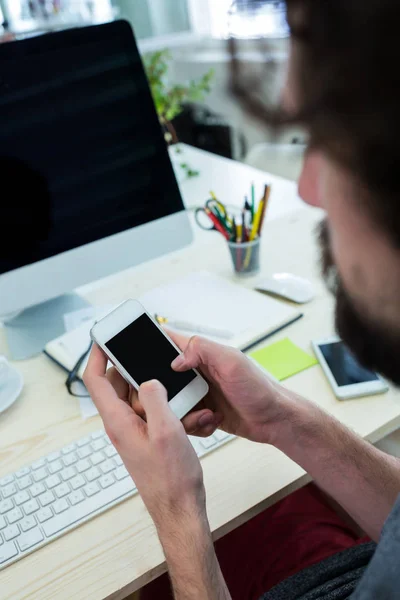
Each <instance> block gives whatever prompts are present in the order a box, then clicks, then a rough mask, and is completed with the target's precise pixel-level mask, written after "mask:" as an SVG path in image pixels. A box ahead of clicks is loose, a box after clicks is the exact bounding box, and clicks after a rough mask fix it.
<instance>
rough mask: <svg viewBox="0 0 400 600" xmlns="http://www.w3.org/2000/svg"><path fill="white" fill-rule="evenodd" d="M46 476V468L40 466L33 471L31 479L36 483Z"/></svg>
mask: <svg viewBox="0 0 400 600" xmlns="http://www.w3.org/2000/svg"><path fill="white" fill-rule="evenodd" d="M47 476H48V472H47V469H45V468H44V467H41V468H40V469H38V470H37V471H35V472H34V473H33V479H34V480H35V481H36V483H38V482H39V481H43V479H46V477H47Z"/></svg>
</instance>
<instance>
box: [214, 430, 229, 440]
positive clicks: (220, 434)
mask: <svg viewBox="0 0 400 600" xmlns="http://www.w3.org/2000/svg"><path fill="white" fill-rule="evenodd" d="M214 435H215V437H216V438H217V440H218V441H219V442H222V441H223V440H226V438H227V437H229V433H226V431H221V429H217V430H216V431H215V432H214Z"/></svg>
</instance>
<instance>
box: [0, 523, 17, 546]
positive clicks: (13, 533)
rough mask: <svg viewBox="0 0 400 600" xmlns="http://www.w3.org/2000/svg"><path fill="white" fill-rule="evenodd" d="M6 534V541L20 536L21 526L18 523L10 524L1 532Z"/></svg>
mask: <svg viewBox="0 0 400 600" xmlns="http://www.w3.org/2000/svg"><path fill="white" fill-rule="evenodd" d="M1 533H2V534H3V535H4V539H5V540H6V542H9V541H10V540H13V539H14V538H16V537H18V536H19V527H18V525H15V524H14V525H10V526H9V527H7V529H3V531H2V532H1Z"/></svg>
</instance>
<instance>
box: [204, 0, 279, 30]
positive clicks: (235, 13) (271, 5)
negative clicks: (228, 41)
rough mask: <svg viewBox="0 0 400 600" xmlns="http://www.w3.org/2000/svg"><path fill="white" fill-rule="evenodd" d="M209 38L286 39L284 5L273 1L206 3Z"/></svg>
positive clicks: (245, 0) (224, 0) (209, 0)
mask: <svg viewBox="0 0 400 600" xmlns="http://www.w3.org/2000/svg"><path fill="white" fill-rule="evenodd" d="M208 2H209V9H210V17H211V32H212V35H213V37H217V38H227V37H230V36H234V37H240V38H259V37H273V38H282V37H287V36H288V34H289V28H288V24H287V21H286V7H285V2H282V1H276V0H218V2H215V1H214V0H208Z"/></svg>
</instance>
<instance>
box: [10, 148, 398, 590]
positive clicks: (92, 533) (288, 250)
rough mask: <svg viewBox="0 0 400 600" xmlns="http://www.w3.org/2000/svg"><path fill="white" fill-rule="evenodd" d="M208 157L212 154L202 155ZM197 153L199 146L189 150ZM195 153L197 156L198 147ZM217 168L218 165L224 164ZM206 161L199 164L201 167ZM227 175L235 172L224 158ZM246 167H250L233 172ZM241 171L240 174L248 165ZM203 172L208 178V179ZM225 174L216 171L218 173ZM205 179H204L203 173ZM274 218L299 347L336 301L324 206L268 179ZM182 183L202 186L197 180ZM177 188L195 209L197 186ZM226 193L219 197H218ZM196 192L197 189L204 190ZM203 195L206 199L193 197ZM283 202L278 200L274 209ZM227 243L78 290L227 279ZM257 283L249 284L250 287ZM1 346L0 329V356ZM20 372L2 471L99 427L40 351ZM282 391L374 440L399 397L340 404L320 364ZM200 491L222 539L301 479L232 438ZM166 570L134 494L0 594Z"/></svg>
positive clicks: (271, 236) (273, 252) (115, 585)
mask: <svg viewBox="0 0 400 600" xmlns="http://www.w3.org/2000/svg"><path fill="white" fill-rule="evenodd" d="M203 154H204V153H202V158H203V159H204V163H208V164H210V165H214V166H215V164H216V163H215V160H220V159H215V160H214V159H212V158H210V157H207V156H205V157H204V156H203ZM191 155H192V156H193V157H196V153H195V152H192V151H191ZM199 156H200V154H199ZM220 165H221V168H222V166H223V163H220ZM202 168H206V165H205V164H204V165H203V167H202ZM226 169H227V170H228V171H229V170H230V171H231V172H233V171H235V173H236V169H237V167H236V166H235V165H234V164H228V165H227V167H226ZM242 169H245V171H240V170H242ZM246 169H247V170H246ZM239 171H240V172H241V173H242V174H241V175H240V177H243V176H244V175H247V177H250V178H253V177H255V176H257V177H259V178H260V181H261V179H264V178H265V174H261V173H260V172H258V174H257V172H255V171H254V170H253V169H250V170H248V168H247V167H242V166H240V169H239ZM203 177H204V176H203ZM218 177H219V178H220V177H221V170H219V172H218ZM200 179H202V178H200ZM274 183H275V189H274V195H273V199H272V200H273V202H272V205H271V213H270V215H269V216H270V218H271V217H272V216H273V215H274V214H275V215H276V214H279V212H280V210H281V209H282V206H283V205H285V202H286V206H287V207H289V208H288V212H287V215H286V216H285V217H283V218H281V219H277V220H270V221H269V223H267V224H266V228H265V234H264V239H263V247H262V266H263V272H264V273H265V274H268V273H271V272H278V271H290V272H293V273H296V274H298V275H303V276H306V277H309V278H310V279H312V280H314V281H315V283H316V287H317V292H318V293H317V298H316V300H315V301H314V302H313V303H311V304H309V305H307V306H306V307H305V309H304V313H305V317H304V319H302V320H300V321H299V322H298V323H296V324H295V325H293V326H292V327H291V328H289V329H287V330H286V331H284V332H283V333H281V334H278V335H277V336H276V339H279V338H280V337H284V336H287V335H289V336H290V338H291V339H292V340H293V341H294V342H296V343H298V344H299V345H300V346H302V347H303V348H304V349H306V350H310V340H311V339H313V338H319V337H321V336H324V335H330V334H331V333H332V301H331V299H330V298H329V297H328V296H327V294H326V292H325V290H324V288H323V286H322V284H320V283H319V280H318V273H317V268H316V251H315V242H314V238H315V236H314V235H313V231H314V228H315V224H316V222H317V221H318V220H319V219H320V212H319V211H315V210H311V209H306V208H303V209H302V210H299V211H297V212H291V208H293V207H295V206H296V205H297V202H298V200H297V197H296V192H295V187H294V186H293V185H292V184H290V183H289V182H284V181H279V180H275V178H274ZM187 184H188V185H187V187H189V188H190V187H193V188H195V189H199V187H201V185H204V187H205V186H206V185H208V182H207V181H206V182H204V183H203V184H202V183H201V182H200V181H198V182H192V181H189V182H187ZM185 185H186V184H183V185H182V190H183V192H184V195H185V197H186V200H187V203H188V204H191V205H193V202H194V200H195V198H194V194H193V192H192V193H191V192H190V190H189V191H188V190H187V189H185ZM222 192H223V189H222V191H221V192H220V195H221V196H222ZM201 193H203V192H201ZM200 201H201V199H200ZM276 203H277V204H279V203H281V205H279V206H274V204H276ZM229 261H230V257H229V253H228V250H227V248H226V247H225V243H224V242H223V240H222V239H221V238H220V237H219V236H218V234H214V233H206V232H199V231H197V232H196V239H195V243H194V244H193V245H192V246H190V247H189V248H187V249H185V250H182V251H179V252H176V253H174V254H171V255H168V256H166V257H163V258H161V259H158V260H155V261H152V262H151V263H147V264H144V265H140V266H139V267H136V268H134V269H131V270H129V271H126V272H124V273H121V274H119V275H117V276H113V277H112V278H109V279H108V280H107V281H104V282H103V283H102V284H99V283H97V284H96V285H94V286H91V287H87V288H85V290H84V291H85V295H86V296H87V298H88V299H89V300H90V301H92V302H93V303H95V304H104V303H114V302H119V301H122V300H123V299H125V298H126V297H135V296H137V295H138V294H141V293H143V292H144V291H146V290H147V289H150V288H152V287H154V285H156V284H160V283H163V282H166V281H168V280H170V279H172V278H174V277H179V276H181V275H183V274H185V273H187V272H188V271H190V270H196V269H208V270H210V271H213V272H216V273H218V274H220V275H222V276H226V277H232V272H231V266H230V262H229ZM251 284H252V281H251V280H249V281H246V285H248V286H251ZM1 352H5V341H4V338H3V337H2V332H1V330H0V353H1ZM17 366H18V368H20V369H21V371H22V372H23V375H24V378H25V389H24V392H23V394H22V396H21V398H20V399H19V400H18V402H16V403H15V404H14V406H13V407H12V408H11V409H9V410H8V411H7V412H6V413H5V414H3V415H1V416H0V476H2V475H5V474H6V473H7V472H10V471H14V470H16V469H18V468H20V467H21V466H23V465H24V464H26V463H29V462H31V461H33V460H35V459H37V458H39V457H40V456H42V455H43V454H46V453H48V452H51V451H53V450H56V449H58V448H59V447H61V446H62V445H63V444H67V443H69V442H70V441H73V440H75V439H77V438H79V437H80V436H84V435H86V434H87V433H88V432H90V431H93V430H96V429H99V428H100V427H101V422H100V419H99V418H98V417H95V418H93V419H90V420H88V421H83V420H82V419H81V417H80V414H79V406H78V401H77V400H76V399H74V398H71V397H70V396H68V394H67V392H66V390H65V385H64V381H65V374H64V373H63V372H62V371H61V370H60V369H58V368H57V367H56V366H55V365H53V364H52V363H51V362H50V361H48V360H47V359H46V358H45V357H44V356H41V357H38V358H35V359H33V360H29V361H26V362H24V363H18V365H17ZM287 386H288V387H290V388H291V389H295V390H296V391H297V392H299V393H302V394H304V395H306V396H307V397H309V398H311V399H313V400H314V401H315V402H317V403H318V404H320V405H321V406H322V407H324V408H325V409H326V410H327V411H329V412H330V413H332V414H334V415H335V416H336V417H338V418H339V419H340V420H341V421H343V422H344V423H346V424H347V425H348V426H350V427H351V428H353V429H354V430H356V431H357V432H358V433H359V434H361V435H362V436H364V437H366V438H368V439H369V440H371V441H376V440H378V439H380V438H382V437H383V436H385V435H386V434H388V433H389V432H391V431H393V430H394V429H396V428H397V427H398V426H399V425H400V394H399V393H398V392H396V391H395V390H393V389H391V390H390V392H389V393H388V394H386V395H384V396H376V397H371V398H365V399H361V400H360V399H358V400H350V401H346V402H339V401H337V400H336V398H335V397H334V396H333V394H332V392H331V390H330V388H329V386H328V384H327V382H326V380H325V377H324V375H323V373H322V371H321V369H320V368H319V367H318V366H316V367H313V368H311V369H309V370H308V371H305V372H303V373H301V374H299V375H296V376H295V377H293V378H291V379H290V380H289V381H288V383H287ZM202 464H203V468H204V474H205V482H206V487H207V499H208V514H209V518H210V522H211V527H212V530H213V532H214V535H215V537H220V536H222V535H223V534H225V533H227V532H228V531H230V530H232V529H233V528H235V527H237V526H238V525H240V524H241V523H243V522H245V521H246V520H248V519H249V518H250V517H252V516H254V515H255V514H257V513H258V512H260V511H261V510H263V509H264V508H266V507H267V506H269V505H271V504H273V503H274V502H276V501H277V500H278V499H280V498H281V497H283V496H285V495H287V494H288V493H290V492H291V491H293V490H295V489H297V488H298V487H300V486H301V485H303V484H304V483H305V482H306V481H308V479H307V475H306V474H305V473H304V472H303V471H302V469H301V468H300V467H298V466H297V465H295V464H294V463H293V462H292V461H290V460H289V459H288V458H286V457H285V456H284V455H282V454H281V453H280V452H278V451H277V450H275V449H274V448H271V447H268V446H263V445H260V444H254V443H251V442H248V441H246V440H235V441H234V442H232V443H230V444H228V445H227V446H225V447H223V448H221V449H220V450H218V451H217V452H215V453H213V454H211V455H209V456H208V457H205V458H204V459H203V460H202ZM163 570H164V564H163V554H162V551H161V547H160V545H159V542H158V539H157V536H156V533H155V529H154V526H153V524H152V522H151V519H150V518H149V516H148V514H147V511H146V509H145V508H144V505H143V503H142V501H141V499H140V498H139V497H138V496H136V497H134V498H132V499H130V500H127V501H126V502H124V503H123V504H121V505H120V506H117V507H115V508H113V509H111V510H109V511H108V512H106V513H105V514H104V515H102V516H101V517H97V518H95V519H93V520H92V521H90V522H89V523H86V524H85V525H83V526H81V527H80V528H78V529H77V530H75V531H73V532H71V533H69V534H67V535H65V536H64V537H62V538H60V539H59V540H57V541H55V542H52V543H51V544H49V545H48V546H46V547H44V548H43V549H41V550H39V551H37V552H35V553H33V554H32V555H30V556H28V557H26V558H24V559H23V560H22V561H20V562H18V563H16V564H15V565H12V566H11V567H8V568H7V569H5V570H4V571H1V572H0V590H1V598H2V599H3V600H5V599H12V600H19V599H29V600H39V599H40V600H54V599H55V598H56V599H57V600H64V599H65V600H70V599H71V598H74V599H77V600H81V599H82V600H83V599H85V600H101V599H104V598H109V597H111V598H113V599H122V598H124V597H125V596H126V595H127V594H128V593H130V592H133V591H135V590H136V589H138V588H140V587H141V586H142V585H144V584H145V583H146V582H147V581H149V580H150V579H152V578H154V577H155V576H157V575H159V574H160V573H161V572H162V571H163Z"/></svg>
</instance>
